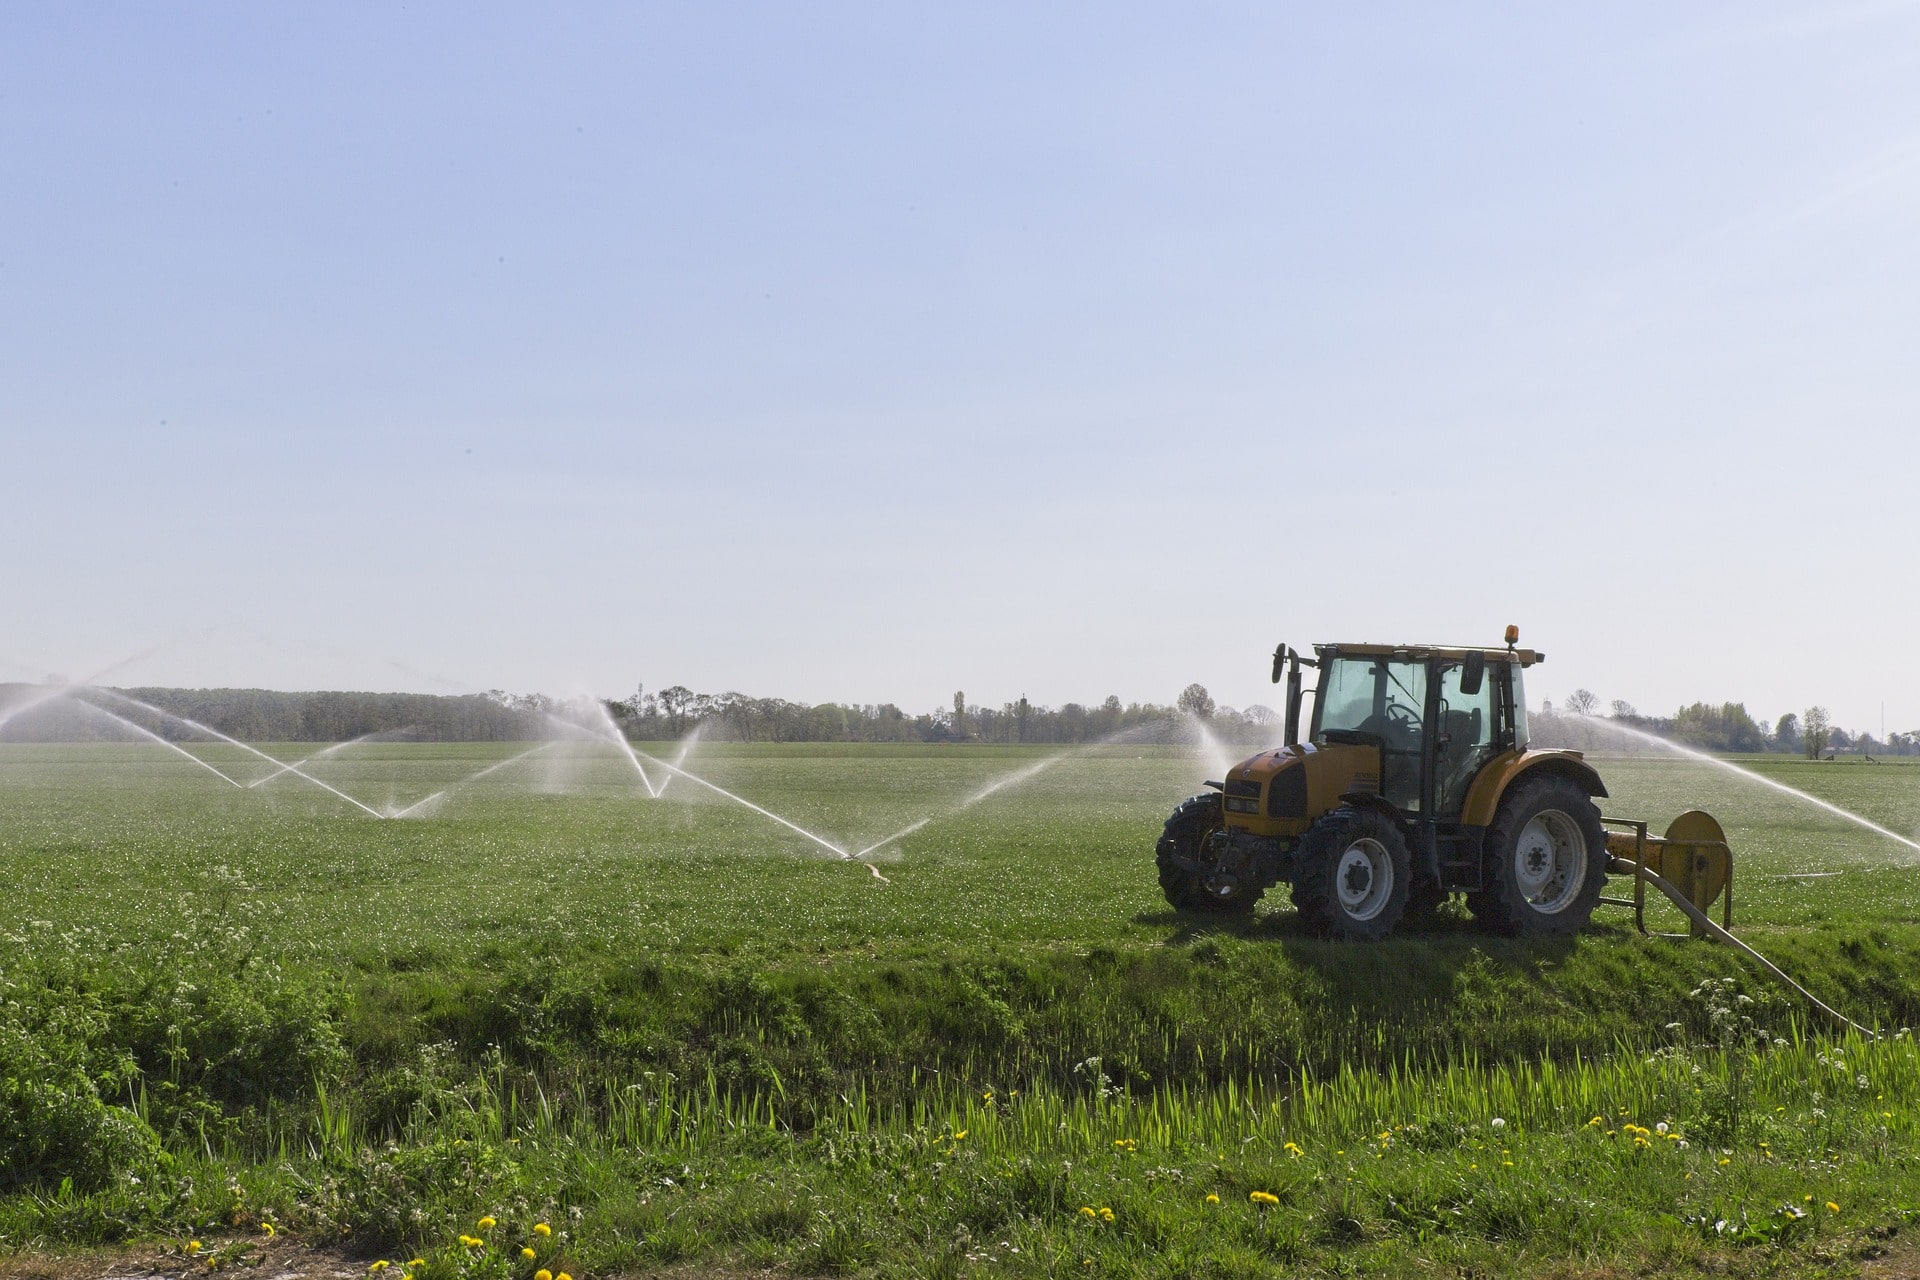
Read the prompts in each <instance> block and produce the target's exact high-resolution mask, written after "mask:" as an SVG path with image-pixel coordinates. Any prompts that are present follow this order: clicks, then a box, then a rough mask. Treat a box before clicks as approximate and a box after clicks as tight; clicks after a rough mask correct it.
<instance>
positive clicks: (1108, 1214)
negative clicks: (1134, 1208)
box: [1100, 1205, 1113, 1222]
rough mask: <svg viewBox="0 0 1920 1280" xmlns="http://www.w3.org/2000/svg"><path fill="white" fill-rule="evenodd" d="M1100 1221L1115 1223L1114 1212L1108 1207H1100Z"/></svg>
mask: <svg viewBox="0 0 1920 1280" xmlns="http://www.w3.org/2000/svg"><path fill="white" fill-rule="evenodd" d="M1100 1221H1102V1222H1112V1221H1113V1210H1111V1209H1109V1208H1107V1207H1106V1206H1105V1205H1101V1206H1100Z"/></svg>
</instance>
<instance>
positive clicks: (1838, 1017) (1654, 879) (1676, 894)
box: [1614, 858, 1879, 1040]
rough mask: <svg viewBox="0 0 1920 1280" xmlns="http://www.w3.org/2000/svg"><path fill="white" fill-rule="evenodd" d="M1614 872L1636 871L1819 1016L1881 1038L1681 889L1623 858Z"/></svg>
mask: <svg viewBox="0 0 1920 1280" xmlns="http://www.w3.org/2000/svg"><path fill="white" fill-rule="evenodd" d="M1614 870H1615V871H1618V872H1619V873H1620V874H1622V875H1633V874H1635V872H1636V870H1637V871H1638V874H1640V875H1643V876H1645V877H1646V879H1647V883H1649V884H1651V885H1652V886H1653V887H1654V888H1656V889H1658V890H1660V892H1662V893H1664V894H1666V895H1667V897H1668V898H1670V899H1672V901H1673V905H1674V906H1676V907H1678V908H1680V910H1681V911H1682V912H1684V913H1685V915H1686V917H1687V919H1689V920H1691V921H1693V922H1694V923H1695V924H1697V925H1699V926H1700V928H1701V929H1702V930H1704V931H1705V932H1706V935H1707V936H1708V937H1709V938H1712V939H1713V940H1714V941H1716V942H1724V943H1726V944H1727V945H1728V946H1731V947H1732V948H1734V949H1735V950H1736V951H1739V952H1741V953H1742V954H1744V955H1747V956H1750V957H1752V959H1753V960H1755V961H1756V962H1757V963H1758V964H1759V965H1760V967H1761V968H1763V969H1765V970H1766V971H1767V972H1768V973H1771V974H1772V975H1773V976H1774V977H1776V978H1778V979H1780V981H1782V982H1784V983H1786V984H1787V985H1788V986H1789V987H1792V988H1793V989H1794V990H1795V991H1798V992H1799V993H1800V994H1801V995H1802V996H1803V997H1805V999H1806V1001H1807V1003H1808V1004H1810V1005H1812V1006H1813V1007H1814V1008H1816V1009H1818V1010H1819V1011H1820V1012H1822V1013H1824V1014H1826V1015H1827V1016H1828V1017H1829V1018H1832V1019H1833V1020H1834V1021H1835V1022H1837V1023H1839V1024H1840V1025H1842V1026H1845V1027H1851V1028H1853V1029H1854V1030H1855V1031H1858V1032H1859V1033H1860V1034H1861V1035H1863V1036H1866V1037H1867V1038H1868V1039H1870V1040H1871V1039H1876V1038H1878V1035H1879V1033H1878V1032H1875V1031H1869V1030H1868V1029H1867V1028H1865V1027H1863V1026H1861V1025H1860V1024H1859V1023H1857V1022H1855V1021H1854V1020H1853V1019H1851V1018H1849V1017H1847V1016H1846V1015H1845V1014H1843V1013H1841V1012H1840V1011H1839V1010H1837V1009H1835V1008H1833V1007H1832V1006H1831V1005H1828V1004H1827V1003H1826V1002H1825V1001H1823V1000H1821V999H1820V997H1818V996H1816V995H1814V994H1813V992H1811V991H1809V990H1807V989H1806V988H1805V987H1803V986H1801V985H1800V984H1799V983H1797V982H1795V981H1794V980H1793V979H1792V978H1789V977H1788V976H1787V975H1786V972H1785V971H1784V970H1783V969H1781V968H1780V966H1779V965H1777V964H1775V963H1774V962H1773V961H1771V960H1769V959H1767V958H1766V957H1765V956H1763V955H1761V954H1760V953H1759V952H1758V951H1755V950H1754V949H1753V948H1752V947H1750V946H1748V945H1747V944H1746V943H1744V942H1742V941H1741V940H1740V939H1738V938H1736V937H1734V936H1733V934H1731V933H1729V932H1728V931H1727V930H1726V929H1724V928H1722V927H1721V926H1719V925H1717V924H1715V923H1714V921H1713V917H1712V916H1710V915H1708V914H1707V913H1706V912H1704V911H1702V910H1701V909H1700V908H1699V907H1696V906H1694V905H1693V903H1691V902H1689V901H1688V900H1687V896H1686V895H1685V894H1683V893H1681V892H1680V891H1679V890H1678V889H1676V888H1674V887H1673V886H1672V885H1671V884H1668V883H1667V882H1666V881H1665V880H1664V879H1662V878H1661V877H1660V875H1659V874H1658V873H1657V872H1653V871H1648V870H1647V869H1646V868H1645V867H1640V868H1635V866H1634V864H1633V863H1631V862H1628V861H1627V860H1625V859H1624V858H1622V859H1616V860H1615V862H1614Z"/></svg>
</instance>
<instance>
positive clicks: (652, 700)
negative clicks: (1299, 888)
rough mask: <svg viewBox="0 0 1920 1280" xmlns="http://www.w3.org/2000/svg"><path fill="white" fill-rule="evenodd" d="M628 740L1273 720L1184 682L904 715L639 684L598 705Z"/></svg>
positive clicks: (909, 735) (940, 733)
mask: <svg viewBox="0 0 1920 1280" xmlns="http://www.w3.org/2000/svg"><path fill="white" fill-rule="evenodd" d="M607 709H608V711H609V712H610V713H611V714H612V716H613V718H614V721H615V723H617V724H618V725H620V727H621V729H622V730H623V731H625V732H626V733H627V735H628V736H629V737H633V738H642V739H675V738H681V737H684V736H685V735H686V734H688V733H691V732H692V731H693V730H694V729H695V728H696V727H697V728H699V729H700V730H701V735H702V736H703V737H705V738H708V739H712V740H721V741H733V742H987V743H1007V744H1013V743H1043V744H1072V743H1087V742H1098V741H1100V740H1101V739H1103V738H1110V737H1116V736H1124V737H1125V738H1126V739H1127V740H1128V741H1136V742H1175V741H1185V740H1188V739H1189V738H1191V736H1192V731H1191V727H1190V726H1191V724H1192V722H1193V721H1195V720H1198V721H1202V722H1205V724H1206V725H1207V726H1208V729H1209V732H1211V733H1213V734H1214V735H1215V736H1216V737H1219V738H1221V739H1223V740H1225V741H1229V742H1235V743H1245V742H1253V741H1257V742H1265V741H1266V740H1268V739H1269V738H1271V737H1272V736H1273V735H1274V733H1275V732H1276V731H1277V726H1278V725H1279V717H1278V716H1277V715H1276V714H1275V713H1274V712H1273V711H1272V710H1271V709H1270V708H1267V707H1263V706H1258V705H1255V706H1251V707H1248V708H1246V709H1245V710H1244V711H1243V710H1236V709H1235V708H1233V707H1227V706H1219V705H1217V704H1216V703H1215V702H1214V700H1213V698H1212V696H1211V695H1210V694H1209V693H1208V692H1207V690H1206V687H1205V686H1203V685H1200V684H1190V685H1188V686H1187V687H1186V688H1185V689H1183V690H1182V691H1181V692H1180V695H1179V697H1177V698H1176V699H1175V700H1174V701H1173V703H1172V704H1170V705H1162V704H1159V703H1153V702H1127V703H1123V702H1121V701H1120V698H1119V695H1117V694H1110V695H1108V697H1107V698H1106V699H1105V700H1104V701H1102V702H1098V703H1092V704H1082V703H1078V702H1066V703H1062V704H1061V705H1060V706H1058V707H1050V706H1044V705H1041V704H1039V703H1035V702H1031V701H1029V700H1028V699H1027V698H1026V697H1025V696H1022V697H1020V698H1018V699H1016V700H1014V701H1012V702H1005V703H1002V704H1001V705H999V706H997V707H995V706H988V705H984V704H981V703H976V702H969V701H967V695H966V694H965V693H964V692H956V693H955V694H954V695H953V700H952V702H951V704H950V705H948V706H944V707H940V708H937V709H935V710H932V711H922V712H908V711H904V710H902V709H901V708H900V707H899V706H898V705H897V704H895V703H891V702H880V703H841V702H822V703H814V704H808V703H804V702H792V701H789V700H787V699H785V698H757V697H752V696H750V695H747V694H743V693H738V692H728V693H721V694H705V693H695V692H694V691H693V690H691V689H689V688H687V687H686V686H685V685H670V686H668V687H667V688H665V689H661V690H659V691H658V692H657V693H651V692H648V691H647V690H646V688H645V687H644V686H642V687H640V688H637V689H635V690H634V692H633V694H632V695H631V696H629V697H627V698H624V699H620V700H617V701H610V702H608V703H607Z"/></svg>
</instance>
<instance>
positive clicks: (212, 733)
mask: <svg viewBox="0 0 1920 1280" xmlns="http://www.w3.org/2000/svg"><path fill="white" fill-rule="evenodd" d="M99 692H101V693H104V694H106V695H107V696H108V697H110V698H118V699H119V700H120V701H122V702H124V703H127V704H128V705H130V706H135V707H139V708H140V709H141V710H142V711H147V712H151V713H152V714H154V715H156V716H161V717H164V718H165V719H168V720H171V721H173V722H174V723H175V724H183V725H186V726H187V727H188V728H189V729H197V730H199V731H200V732H201V733H204V734H206V735H207V736H208V737H211V738H218V739H219V740H220V741H222V742H225V743H227V744H229V745H231V746H236V747H239V748H240V749H241V750H242V751H246V752H250V753H251V754H253V755H256V756H259V757H260V758H261V759H262V760H265V761H266V762H267V763H268V764H270V765H273V766H275V767H276V768H279V767H281V766H282V765H283V763H284V762H282V761H279V760H275V759H274V758H273V757H272V756H270V755H268V754H267V753H266V752H264V751H262V750H260V749H259V748H258V747H254V746H249V745H248V744H247V743H244V742H242V741H240V739H238V738H234V737H229V736H228V735H226V734H224V733H222V732H220V731H219V730H218V729H210V728H208V727H207V726H206V725H204V724H201V723H200V722H199V721H198V720H190V719H188V718H187V717H186V716H180V715H175V714H174V713H173V712H171V711H163V710H161V709H160V708H159V707H156V706H154V705H153V704H152V703H148V702H142V701H140V699H138V698H135V697H132V696H130V695H128V694H124V693H121V692H120V691H119V690H118V689H108V688H105V687H104V686H101V687H99ZM81 700H82V701H85V699H81ZM108 714H112V713H111V712H109V713H108ZM196 758H197V757H196ZM285 771H286V772H288V773H291V774H293V775H294V776H295V777H296V778H305V779H306V780H307V781H308V782H311V783H312V784H313V785H314V786H316V787H319V788H320V789H321V790H322V791H327V792H331V793H332V794H333V795H336V796H338V797H339V798H340V799H342V800H345V801H346V802H347V803H348V804H350V805H352V806H353V807H354V808H356V809H359V810H361V811H362V812H364V813H366V814H367V815H369V816H370V817H375V818H382V819H384V818H385V817H386V816H387V815H385V814H384V813H381V812H380V811H379V810H378V809H376V808H374V807H373V806H372V805H368V804H362V803H361V802H360V801H358V800H355V799H354V798H353V797H352V796H350V795H348V794H347V793H346V792H344V791H342V790H340V788H338V787H336V786H333V785H331V784H330V783H326V782H322V781H321V780H320V779H318V778H316V777H314V776H313V775H312V774H310V773H307V772H306V771H304V770H302V769H300V768H298V767H296V766H294V765H285Z"/></svg>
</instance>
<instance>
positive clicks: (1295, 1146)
mask: <svg viewBox="0 0 1920 1280" xmlns="http://www.w3.org/2000/svg"><path fill="white" fill-rule="evenodd" d="M1280 1149H1281V1150H1282V1151H1284V1152H1286V1153H1287V1154H1288V1155H1290V1156H1301V1155H1305V1154H1306V1153H1305V1152H1303V1151H1301V1150H1300V1144H1299V1143H1297V1142H1289V1143H1288V1144H1287V1145H1286V1146H1284V1147H1282V1148H1280Z"/></svg>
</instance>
